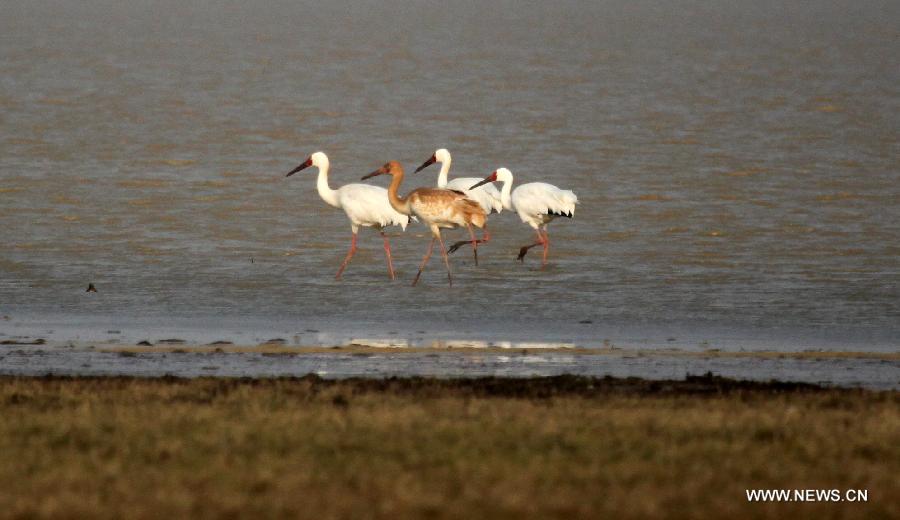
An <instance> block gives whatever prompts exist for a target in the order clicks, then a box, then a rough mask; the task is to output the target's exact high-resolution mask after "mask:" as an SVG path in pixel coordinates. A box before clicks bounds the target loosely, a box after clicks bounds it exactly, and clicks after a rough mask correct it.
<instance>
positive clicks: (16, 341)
mask: <svg viewBox="0 0 900 520" xmlns="http://www.w3.org/2000/svg"><path fill="white" fill-rule="evenodd" d="M44 343H47V341H46V340H44V339H43V338H38V339H36V340H34V341H26V340H24V339H5V340H3V341H0V345H43V344H44Z"/></svg>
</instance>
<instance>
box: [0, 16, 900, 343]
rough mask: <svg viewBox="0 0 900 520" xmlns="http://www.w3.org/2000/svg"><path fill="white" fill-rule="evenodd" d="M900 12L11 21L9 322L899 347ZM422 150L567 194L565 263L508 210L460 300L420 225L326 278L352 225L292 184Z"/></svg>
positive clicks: (304, 185)
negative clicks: (422, 267) (423, 264)
mask: <svg viewBox="0 0 900 520" xmlns="http://www.w3.org/2000/svg"><path fill="white" fill-rule="evenodd" d="M751 4H752V5H751ZM898 6H900V4H898V3H896V2H877V1H872V2H862V3H859V2H850V1H830V2H816V3H813V4H798V5H783V3H780V2H754V3H746V2H719V3H715V4H712V5H707V4H705V3H698V2H693V1H688V0H679V1H675V2H668V3H665V4H659V3H656V2H642V1H638V2H631V1H625V0H610V1H604V2H588V1H581V0H574V1H565V2H554V3H548V4H537V5H521V4H520V3H512V2H499V3H492V4H490V5H489V6H485V5H482V4H480V3H470V2H452V3H445V2H415V3H412V2H403V1H391V2H386V3H384V4H379V6H378V7H377V8H375V7H373V6H372V5H369V4H355V5H341V6H333V7H325V6H322V5H320V4H319V3H315V4H306V3H302V2H275V3H268V2H266V3H258V2H247V3H242V4H229V5H221V4H219V3H213V2H206V1H203V0H197V1H191V2H169V1H163V2H154V3H153V4H152V5H147V6H145V5H135V4H133V3H126V4H118V3H107V2H103V1H100V0H89V1H87V2H79V3H76V4H72V3H67V2H57V1H52V0H49V1H36V2H5V3H4V4H3V5H2V6H0V34H2V36H0V244H2V246H0V313H2V315H5V316H8V319H5V320H3V321H0V334H2V335H3V336H6V337H9V336H13V335H31V336H40V337H47V338H56V339H68V338H72V337H75V336H78V337H83V336H85V335H89V336H102V335H104V334H107V331H108V330H123V331H125V335H130V336H129V337H130V338H132V339H133V340H135V341H137V340H139V339H147V337H146V336H147V335H151V334H152V335H153V337H152V338H149V339H160V338H161V337H166V336H167V335H170V334H171V333H172V332H173V331H176V332H177V331H182V330H184V331H187V332H185V334H186V335H187V334H189V333H191V331H193V332H192V333H193V336H192V338H202V339H203V340H206V339H210V338H211V337H212V336H216V335H220V334H226V333H227V334H231V335H232V337H234V336H235V335H240V334H244V335H248V336H252V337H254V338H255V337H256V336H259V335H262V334H265V333H264V332H259V331H266V330H268V331H271V335H281V334H298V333H300V334H302V333H305V332H306V331H307V330H316V331H320V332H321V333H329V334H333V335H337V336H339V337H341V338H347V337H352V336H354V335H366V336H368V337H375V336H378V337H381V338H388V339H390V338H393V337H396V336H402V337H403V338H410V339H411V340H412V341H415V340H416V338H418V337H423V338H425V340H426V341H430V340H431V339H433V338H437V339H442V338H462V339H486V340H491V341H494V340H496V341H500V340H509V341H519V342H526V341H535V342H558V343H569V342H571V343H575V344H579V345H583V346H594V345H602V344H604V342H606V343H609V342H613V343H620V344H622V343H624V344H629V345H638V346H645V347H650V348H652V347H659V346H669V345H670V344H672V343H676V344H678V345H679V346H683V347H696V346H698V345H704V346H712V347H721V348H740V347H743V346H747V347H750V348H776V349H785V350H798V349H803V348H810V347H814V348H826V349H842V350H846V349H851V350H852V349H866V350H882V351H883V350H895V349H897V347H898V345H900V340H898V338H900V260H898V259H900V245H898V244H900V204H898V202H900V183H898V176H897V172H898V170H900V146H898V135H900V120H898V118H897V114H898V113H900V110H898V109H900V106H898V104H900V103H898V99H900V95H898V94H900V92H898V90H900V77H898V69H897V67H896V55H897V53H896V42H897V38H898V29H897V25H896V20H898V19H900V16H898V15H900V7H898ZM437 147H447V148H449V149H450V151H451V152H452V154H453V157H454V162H453V168H452V170H451V173H450V175H451V178H452V177H453V176H460V175H465V176H484V175H487V174H488V173H490V172H491V171H492V170H493V169H495V168H497V167H499V166H506V167H508V168H510V169H511V170H512V172H513V173H514V175H515V176H516V180H517V182H526V181H536V180H541V181H547V182H551V183H554V184H557V185H559V186H561V187H564V188H567V189H572V190H574V191H575V192H576V193H577V194H578V197H579V200H580V202H581V204H580V205H579V207H578V209H577V212H576V215H575V218H574V219H573V220H571V221H569V220H565V221H563V222H556V223H554V224H553V225H551V228H550V237H551V241H552V245H551V265H550V266H549V268H548V269H546V270H538V269H536V266H537V262H536V259H537V256H538V255H531V256H529V257H528V258H527V260H526V262H525V264H524V265H522V264H518V263H516V262H515V261H514V258H515V255H516V252H517V250H518V247H519V246H521V245H522V244H525V243H528V242H530V241H531V240H532V234H531V230H530V229H529V228H527V227H526V226H524V225H523V224H522V223H521V222H520V221H519V220H518V218H517V217H516V216H515V215H512V214H507V213H504V214H501V215H495V216H493V217H492V218H491V220H490V227H491V229H492V235H493V237H494V239H493V240H492V241H491V242H490V243H489V244H487V245H485V246H483V248H482V249H481V251H480V253H481V255H480V257H481V260H482V263H481V265H480V266H478V267H475V266H474V265H473V264H472V261H471V257H470V255H469V253H468V251H466V250H462V251H461V252H459V253H457V254H456V255H454V257H453V267H454V272H455V277H456V278H455V280H456V283H455V285H454V287H453V289H452V290H448V288H447V287H446V283H445V276H444V274H443V272H442V270H441V269H442V267H441V264H440V263H439V259H438V258H437V257H435V258H434V259H433V260H432V263H431V266H430V268H429V270H428V271H426V273H425V275H424V279H423V283H421V284H420V286H418V287H416V288H410V287H408V285H407V284H408V282H409V281H410V280H411V277H412V275H413V274H414V271H415V269H416V266H417V263H418V261H419V259H420V258H421V255H422V254H423V253H424V249H425V247H426V245H427V237H426V236H425V229H424V228H423V227H422V226H412V227H410V229H409V230H408V231H407V232H406V233H405V234H400V233H399V230H398V231H396V232H393V233H392V234H394V235H396V236H394V237H392V240H393V244H394V252H395V259H396V265H397V269H398V271H399V279H398V280H397V281H396V282H393V283H390V282H389V281H388V280H387V277H386V269H385V266H384V259H383V257H382V253H381V244H380V240H379V239H378V237H377V235H375V234H374V233H372V232H371V230H363V232H362V235H361V238H360V245H361V250H360V252H359V253H358V254H357V257H356V258H355V259H354V262H353V263H352V264H351V266H350V267H349V269H348V271H347V273H346V276H345V280H344V281H342V282H336V281H335V280H334V279H333V274H334V272H335V271H336V269H337V266H338V264H339V262H340V260H341V259H342V258H343V255H344V254H345V252H346V248H347V247H348V246H349V239H350V231H349V224H348V222H347V221H346V219H345V217H344V215H343V214H342V213H341V212H340V211H338V210H335V209H333V208H330V207H328V206H326V205H325V204H324V203H323V202H322V201H321V200H320V199H319V198H318V195H317V194H316V192H315V189H314V184H315V180H314V173H313V172H311V171H309V170H307V171H304V172H301V174H298V175H295V176H293V177H291V178H289V179H286V178H285V177H284V174H285V173H286V172H287V171H289V170H290V169H291V168H293V167H294V166H296V165H297V164H298V163H299V162H300V161H302V160H303V159H305V157H306V156H307V155H308V154H309V153H311V152H313V151H315V150H323V151H326V152H327V153H328V154H329V155H330V157H331V160H332V167H333V170H332V179H331V182H332V186H338V185H342V184H345V183H349V182H356V181H358V179H359V177H360V176H361V175H363V174H364V173H367V172H369V171H371V170H372V169H374V168H375V167H377V166H378V165H380V164H381V163H383V162H384V161H386V160H388V159H397V160H400V161H402V162H403V164H404V165H406V166H407V167H408V169H409V170H412V169H413V167H414V166H416V165H418V164H420V163H421V161H423V160H425V159H426V158H427V157H428V156H430V154H431V153H432V152H433V151H434V149H435V148H437ZM436 176H437V167H431V168H429V169H427V170H425V171H424V172H422V173H419V174H416V175H409V179H408V180H407V187H409V188H411V187H414V186H419V185H429V184H432V183H433V182H434V181H435V178H436ZM376 181H377V182H380V183H382V185H383V183H384V181H383V180H382V179H376ZM447 235H448V237H455V236H458V235H460V234H459V233H456V234H454V233H452V232H451V233H447ZM88 283H94V284H95V285H96V287H97V289H98V292H97V293H86V292H85V288H86V287H87V285H88ZM151 330H155V331H156V332H153V333H151V332H149V331H151ZM307 334H314V333H307ZM141 336H145V337H144V338H142V337H141Z"/></svg>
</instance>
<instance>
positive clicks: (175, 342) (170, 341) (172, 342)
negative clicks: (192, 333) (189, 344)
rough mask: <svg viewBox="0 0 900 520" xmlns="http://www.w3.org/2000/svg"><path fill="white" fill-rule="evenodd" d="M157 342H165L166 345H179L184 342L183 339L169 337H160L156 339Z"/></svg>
mask: <svg viewBox="0 0 900 520" xmlns="http://www.w3.org/2000/svg"><path fill="white" fill-rule="evenodd" d="M157 343H165V344H166V345H181V344H182V343H184V340H183V339H175V338H170V339H161V340H159V341H157Z"/></svg>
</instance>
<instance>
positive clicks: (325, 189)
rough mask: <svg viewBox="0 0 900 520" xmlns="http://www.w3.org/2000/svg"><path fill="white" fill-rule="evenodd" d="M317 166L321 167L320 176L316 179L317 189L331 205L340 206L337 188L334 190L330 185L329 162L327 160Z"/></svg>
mask: <svg viewBox="0 0 900 520" xmlns="http://www.w3.org/2000/svg"><path fill="white" fill-rule="evenodd" d="M317 166H318V167H319V178H318V179H317V180H316V189H317V190H318V191H319V196H320V197H322V200H324V201H325V202H326V203H327V204H329V205H330V206H334V207H336V208H340V207H341V203H340V202H339V201H338V193H337V190H333V189H331V187H330V186H328V167H329V164H328V162H327V161H326V162H324V163H322V164H318V165H317Z"/></svg>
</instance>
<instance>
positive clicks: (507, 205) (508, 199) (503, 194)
mask: <svg viewBox="0 0 900 520" xmlns="http://www.w3.org/2000/svg"><path fill="white" fill-rule="evenodd" d="M502 180H503V188H501V189H500V204H503V209H505V210H507V211H513V205H512V195H511V193H512V184H513V178H512V175H509V176H507V177H505V178H504V179H502Z"/></svg>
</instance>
